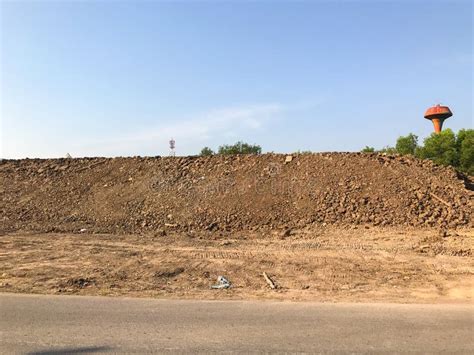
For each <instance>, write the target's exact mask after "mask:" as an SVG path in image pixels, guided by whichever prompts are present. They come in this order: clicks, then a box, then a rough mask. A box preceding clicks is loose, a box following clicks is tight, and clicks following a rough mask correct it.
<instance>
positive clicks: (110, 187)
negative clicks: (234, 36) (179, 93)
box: [0, 153, 473, 233]
mask: <svg viewBox="0 0 474 355" xmlns="http://www.w3.org/2000/svg"><path fill="white" fill-rule="evenodd" d="M290 160H291V161H290ZM285 161H286V162H285ZM469 184H470V181H469V178H467V177H465V176H463V175H461V174H459V173H458V172H456V170H454V169H453V168H450V167H442V166H436V165H434V164H433V163H432V162H430V161H422V160H418V159H415V158H412V157H409V156H404V157H399V156H387V155H383V154H370V153H369V154H367V153H366V154H363V153H321V154H297V155H293V157H292V159H286V156H285V155H278V154H264V155H258V156H257V155H235V156H219V155H217V156H210V157H166V158H162V157H146V158H141V157H135V158H110V159H109V158H83V159H46V160H42V159H25V160H3V161H2V162H1V163H0V189H1V191H0V192H1V199H0V214H1V217H0V229H1V230H2V231H13V230H34V231H78V230H80V229H84V228H85V229H87V230H88V231H89V232H112V233H117V232H123V233H133V232H146V231H149V232H152V231H160V233H166V232H165V231H166V230H171V229H173V230H177V231H183V232H189V231H193V230H196V231H202V230H210V231H227V232H231V231H239V230H261V229H262V230H265V229H268V230H270V229H279V228H302V227H305V226H312V225H314V226H316V225H329V224H334V225H387V226H388V225H390V226H427V227H434V226H445V227H457V226H472V199H473V192H472V191H471V190H470V189H469V188H467V187H466V186H467V185H469ZM469 186H470V185H469Z"/></svg>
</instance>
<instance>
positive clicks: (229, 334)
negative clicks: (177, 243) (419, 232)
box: [0, 294, 474, 354]
mask: <svg viewBox="0 0 474 355" xmlns="http://www.w3.org/2000/svg"><path fill="white" fill-rule="evenodd" d="M473 339H474V307H473V305H395V304H321V303H289V302H284V303H280V302H240V301H229V302H224V301H171V300H154V299H131V298H104V297H77V296H34V295H15V294H0V353H4V354H7V353H34V354H58V353H63V352H68V353H100V352H125V353H131V352H135V353H143V352H160V353H164V352H172V353H176V352H179V353H197V352H200V353H210V352H231V353H234V352H235V353H260V352H272V353H273V352H281V353H294V352H306V353H315V352H337V353H346V352H355V353H361V352H362V353H365V352H373V353H380V352H382V351H384V352H397V353H400V352H418V353H433V352H445V353H454V352H458V353H471V354H472V353H474V340H473Z"/></svg>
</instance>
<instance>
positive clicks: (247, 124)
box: [71, 103, 285, 156]
mask: <svg viewBox="0 0 474 355" xmlns="http://www.w3.org/2000/svg"><path fill="white" fill-rule="evenodd" d="M284 110H285V107H284V106H282V105H280V104H276V103H270V104H259V105H250V106H243V107H229V108H220V109H213V110H210V111H208V112H205V113H202V114H199V115H197V116H196V117H195V118H188V119H177V120H176V122H171V123H166V124H163V125H158V126H155V127H150V128H148V129H144V130H138V131H136V132H131V133H129V134H126V135H124V136H122V137H119V138H116V139H110V140H108V139H105V140H101V141H96V142H84V143H83V144H80V145H78V146H77V147H76V149H75V156H81V155H86V156H87V155H105V156H114V155H133V154H144V155H147V154H150V155H156V154H162V155H165V154H167V153H168V148H167V144H168V140H169V139H170V138H171V137H173V138H174V139H175V140H176V142H177V150H178V153H179V154H180V155H181V154H196V153H197V152H198V150H199V149H200V147H202V145H203V143H205V142H206V141H209V140H212V139H213V138H218V137H223V136H224V137H233V136H238V134H239V132H242V131H248V130H256V129H259V128H261V127H262V126H264V124H265V123H266V122H267V121H269V120H271V119H272V118H275V117H276V116H277V115H279V114H281V113H282V112H283V111H284ZM71 154H72V153H71Z"/></svg>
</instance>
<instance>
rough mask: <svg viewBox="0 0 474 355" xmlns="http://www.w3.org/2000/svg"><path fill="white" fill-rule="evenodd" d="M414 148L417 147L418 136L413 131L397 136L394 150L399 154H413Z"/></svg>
mask: <svg viewBox="0 0 474 355" xmlns="http://www.w3.org/2000/svg"><path fill="white" fill-rule="evenodd" d="M416 148H418V136H416V135H414V134H413V133H410V134H409V135H408V136H402V137H399V138H398V139H397V144H396V145H395V150H396V151H397V153H398V154H401V155H406V154H411V155H415V151H416Z"/></svg>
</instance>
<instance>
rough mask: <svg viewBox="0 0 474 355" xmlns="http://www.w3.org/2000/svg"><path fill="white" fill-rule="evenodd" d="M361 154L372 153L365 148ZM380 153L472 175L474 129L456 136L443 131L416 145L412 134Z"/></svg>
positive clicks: (462, 131) (473, 167)
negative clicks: (401, 156)
mask: <svg viewBox="0 0 474 355" xmlns="http://www.w3.org/2000/svg"><path fill="white" fill-rule="evenodd" d="M361 151H362V152H373V151H375V149H374V148H372V147H368V146H366V147H365V148H364V149H362V150H361ZM378 152H380V153H388V154H401V155H405V154H411V155H414V156H416V157H418V158H421V159H430V160H432V161H434V162H435V163H436V164H441V165H451V166H454V167H455V168H457V169H459V170H460V171H463V172H465V173H467V174H469V175H474V129H461V130H460V131H459V132H458V133H457V134H455V133H454V132H453V131H452V130H450V129H449V128H448V129H445V130H443V131H441V132H440V133H432V134H431V135H430V136H429V137H426V138H425V139H424V141H423V145H421V146H420V145H418V137H417V136H416V135H414V134H413V133H410V134H408V135H407V136H402V137H399V138H398V139H397V143H396V145H395V148H393V147H390V146H386V147H384V148H382V149H381V150H378Z"/></svg>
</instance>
